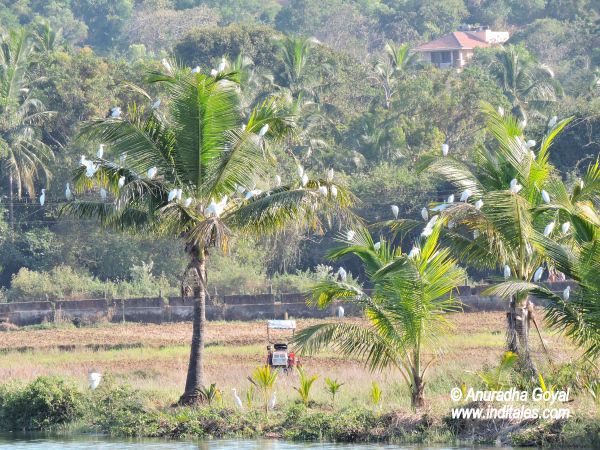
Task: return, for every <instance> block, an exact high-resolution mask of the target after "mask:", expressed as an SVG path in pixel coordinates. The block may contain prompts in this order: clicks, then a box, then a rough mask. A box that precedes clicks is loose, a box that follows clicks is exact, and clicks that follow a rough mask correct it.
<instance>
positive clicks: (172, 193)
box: [167, 189, 177, 202]
mask: <svg viewBox="0 0 600 450" xmlns="http://www.w3.org/2000/svg"><path fill="white" fill-rule="evenodd" d="M175 197H177V189H171V190H170V191H169V195H168V196H167V201H168V202H172V201H173V200H175Z"/></svg>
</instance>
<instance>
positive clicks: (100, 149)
mask: <svg viewBox="0 0 600 450" xmlns="http://www.w3.org/2000/svg"><path fill="white" fill-rule="evenodd" d="M103 156H104V144H100V147H98V151H97V152H96V158H98V159H102V157H103Z"/></svg>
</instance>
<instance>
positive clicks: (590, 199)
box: [492, 161, 600, 358]
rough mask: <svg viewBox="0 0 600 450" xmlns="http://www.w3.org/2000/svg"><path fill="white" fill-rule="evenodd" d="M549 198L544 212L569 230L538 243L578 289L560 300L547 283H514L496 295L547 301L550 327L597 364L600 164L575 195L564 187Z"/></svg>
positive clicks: (599, 342) (599, 336) (498, 289)
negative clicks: (546, 211)
mask: <svg viewBox="0 0 600 450" xmlns="http://www.w3.org/2000/svg"><path fill="white" fill-rule="evenodd" d="M549 192H551V198H552V201H551V202H550V203H549V204H547V205H545V206H544V207H543V208H541V209H545V210H550V211H553V212H554V213H555V214H556V215H558V217H560V218H561V219H562V222H563V224H569V226H568V227H566V226H565V227H564V229H563V230H561V231H562V233H561V234H562V235H561V236H559V237H558V239H556V238H555V239H549V238H548V237H545V236H539V237H538V243H539V245H540V247H541V248H542V249H543V251H544V253H545V254H546V256H547V257H548V258H549V260H550V261H551V263H552V265H553V267H555V268H556V269H557V270H560V271H561V272H562V273H564V274H565V275H566V277H568V278H569V279H570V280H573V281H574V282H575V283H576V287H575V288H574V289H571V288H570V287H568V288H566V289H565V290H564V291H563V292H562V293H558V294H557V293H555V292H553V291H551V290H550V289H548V287H547V286H545V285H543V284H541V283H535V282H527V281H521V280H508V281H506V282H504V283H500V284H499V285H497V286H496V287H495V288H494V289H493V290H492V292H493V293H495V294H498V295H503V296H522V295H534V296H535V297H537V298H542V299H545V300H546V301H547V306H546V321H547V323H548V325H549V326H551V327H553V328H555V329H557V330H560V331H563V332H565V333H566V335H567V336H569V337H570V338H571V339H572V340H573V341H574V342H575V343H576V344H577V345H578V346H580V347H581V348H583V349H584V350H585V352H586V354H587V355H588V356H589V357H590V358H595V357H598V356H600V214H599V213H598V209H597V205H599V204H600V162H599V161H596V163H595V164H591V165H590V166H589V167H588V170H587V172H586V173H585V174H584V175H583V177H582V178H581V179H580V180H578V181H577V182H576V183H575V184H574V185H573V188H572V189H571V191H570V192H568V191H565V190H564V185H561V184H560V183H555V185H554V186H551V191H549Z"/></svg>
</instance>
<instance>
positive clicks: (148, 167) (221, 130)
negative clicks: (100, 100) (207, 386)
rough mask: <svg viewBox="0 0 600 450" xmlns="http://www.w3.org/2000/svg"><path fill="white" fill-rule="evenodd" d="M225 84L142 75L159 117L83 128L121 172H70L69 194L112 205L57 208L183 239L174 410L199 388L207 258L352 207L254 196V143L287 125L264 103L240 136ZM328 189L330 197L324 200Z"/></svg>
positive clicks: (233, 98)
mask: <svg viewBox="0 0 600 450" xmlns="http://www.w3.org/2000/svg"><path fill="white" fill-rule="evenodd" d="M165 67H166V66H165ZM234 75H235V74H227V73H221V74H217V75H216V76H214V77H212V76H208V75H204V74H202V73H192V72H191V70H190V69H189V68H187V69H184V68H178V67H177V66H176V65H175V64H172V63H170V62H169V68H168V69H167V72H165V73H161V72H153V73H150V75H149V77H148V80H149V82H150V83H154V84H159V85H161V86H163V87H164V88H165V91H166V95H164V96H163V98H165V99H166V98H168V101H165V104H166V105H168V110H167V109H165V110H163V111H161V112H160V113H159V112H158V111H157V110H155V109H151V108H148V110H145V109H144V108H141V107H138V106H137V105H130V106H129V107H128V108H127V110H126V111H123V113H122V115H121V116H119V117H108V118H103V119H97V120H93V121H90V122H88V123H87V124H85V125H84V126H83V127H82V137H84V138H86V139H88V140H90V141H96V142H103V143H105V144H107V145H109V146H110V148H111V151H112V152H114V153H117V154H123V153H125V152H127V154H128V158H127V165H124V164H123V165H121V164H116V163H113V162H110V161H107V160H104V159H97V160H96V161H95V162H94V163H95V164H97V167H98V169H97V171H96V172H95V173H94V175H93V176H92V177H91V178H88V177H86V176H85V168H84V167H83V166H82V167H80V168H79V169H77V171H76V173H75V180H76V182H75V187H76V189H77V192H79V193H82V192H84V191H85V190H87V189H91V188H92V187H93V186H94V185H99V186H100V187H102V188H104V189H106V190H107V191H108V192H109V193H110V194H111V196H113V197H114V198H115V201H114V202H98V201H83V200H79V199H78V200H76V201H74V202H71V203H69V204H67V205H66V206H65V208H64V212H65V213H70V214H74V215H77V216H79V217H88V218H98V219H99V220H100V222H101V223H102V225H104V226H112V227H116V228H119V229H124V230H131V231H138V232H156V233H161V234H164V235H170V236H175V237H178V238H181V239H182V240H183V242H184V248H185V251H186V253H187V255H188V256H189V265H188V267H187V269H186V272H185V274H184V277H183V278H184V279H188V278H190V277H191V278H192V279H193V280H194V282H193V289H192V287H191V286H190V288H188V289H187V291H190V290H191V291H192V292H193V295H194V298H195V303H194V322H193V335H192V347H191V352H190V362H189V368H188V374H187V380H186V386H185V392H184V394H183V395H182V396H181V399H180V403H181V404H189V403H194V402H196V401H198V400H199V398H198V389H199V388H200V387H202V386H203V383H204V376H203V348H204V329H205V320H206V319H205V305H206V298H207V295H208V274H207V261H208V258H209V256H210V252H211V250H212V249H220V250H227V248H228V246H229V244H230V241H231V238H232V236H233V235H234V234H236V233H250V234H256V235H263V234H267V233H272V232H276V231H278V230H281V229H282V228H283V227H285V226H286V225H288V224H295V225H297V226H305V227H307V228H311V229H313V230H318V229H320V228H321V222H320V220H319V218H320V217H323V215H328V216H330V215H333V214H335V213H338V212H339V213H344V211H345V210H346V208H347V207H348V206H349V205H350V204H351V203H352V199H353V197H352V195H351V194H350V193H349V192H348V191H347V190H346V189H345V188H344V187H342V186H338V187H337V188H336V186H335V184H334V183H333V182H328V181H327V180H326V179H309V180H307V182H306V183H304V186H302V185H301V184H300V182H299V181H294V182H292V183H291V184H287V185H283V184H282V185H281V186H276V187H272V188H264V189H263V190H260V189H256V188H255V185H256V184H257V183H261V182H264V183H265V184H268V180H269V179H270V177H271V175H270V173H269V172H270V169H271V166H272V158H271V157H270V155H269V154H267V153H266V151H265V146H264V145H263V144H264V142H263V141H264V140H267V141H270V142H272V143H273V145H275V144H276V143H277V142H278V141H279V140H280V139H282V138H284V137H285V136H286V135H288V134H289V133H292V132H293V128H294V118H293V117H291V116H288V115H286V114H284V113H282V111H281V109H280V107H279V105H278V103H277V101H275V100H272V99H269V100H266V101H265V102H264V103H262V104H261V105H259V106H258V107H257V108H256V109H255V110H254V111H253V112H252V114H251V115H250V117H249V119H248V120H247V126H246V127H245V128H242V124H243V123H244V118H243V117H242V115H241V112H240V108H239V90H238V88H237V83H236V82H235V76H234ZM140 92H142V91H140ZM150 98H151V97H150V96H148V99H150ZM265 125H269V127H268V131H267V130H265V135H264V136H263V138H262V139H261V138H259V136H258V133H259V130H261V129H263V130H264V129H265ZM123 177H125V180H124V182H122V180H123ZM319 186H327V187H328V189H329V192H330V194H329V195H327V196H324V195H322V194H321V193H319V190H318V188H319ZM333 188H336V189H337V193H338V195H337V196H334V195H333V194H331V192H332V189H333ZM173 189H177V195H176V196H175V199H176V201H173V197H172V196H171V201H169V197H170V196H169V192H172V190H173ZM240 191H241V192H240ZM247 192H252V195H250V196H249V195H246V193H247ZM78 198H81V196H78ZM183 198H185V200H182V199H183ZM223 199H225V201H223ZM217 201H218V202H219V206H218V208H217V205H216V202H217ZM213 202H214V203H215V205H214V206H215V208H217V209H218V211H217V209H214V208H213V209H214V211H213V213H211V212H210V211H208V208H209V206H210V205H211V203H213ZM221 202H222V204H221ZM214 212H218V213H219V214H216V213H214ZM183 290H184V289H183V288H182V291H183Z"/></svg>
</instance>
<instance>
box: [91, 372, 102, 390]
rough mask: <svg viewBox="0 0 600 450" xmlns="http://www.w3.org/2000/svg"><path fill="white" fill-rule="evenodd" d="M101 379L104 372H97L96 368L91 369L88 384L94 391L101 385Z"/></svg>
mask: <svg viewBox="0 0 600 450" xmlns="http://www.w3.org/2000/svg"><path fill="white" fill-rule="evenodd" d="M101 380H102V374H100V373H98V372H96V371H95V370H93V371H90V372H89V373H88V384H89V386H90V389H91V390H92V391H93V390H95V389H96V388H97V387H98V386H99V385H100V381H101Z"/></svg>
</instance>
